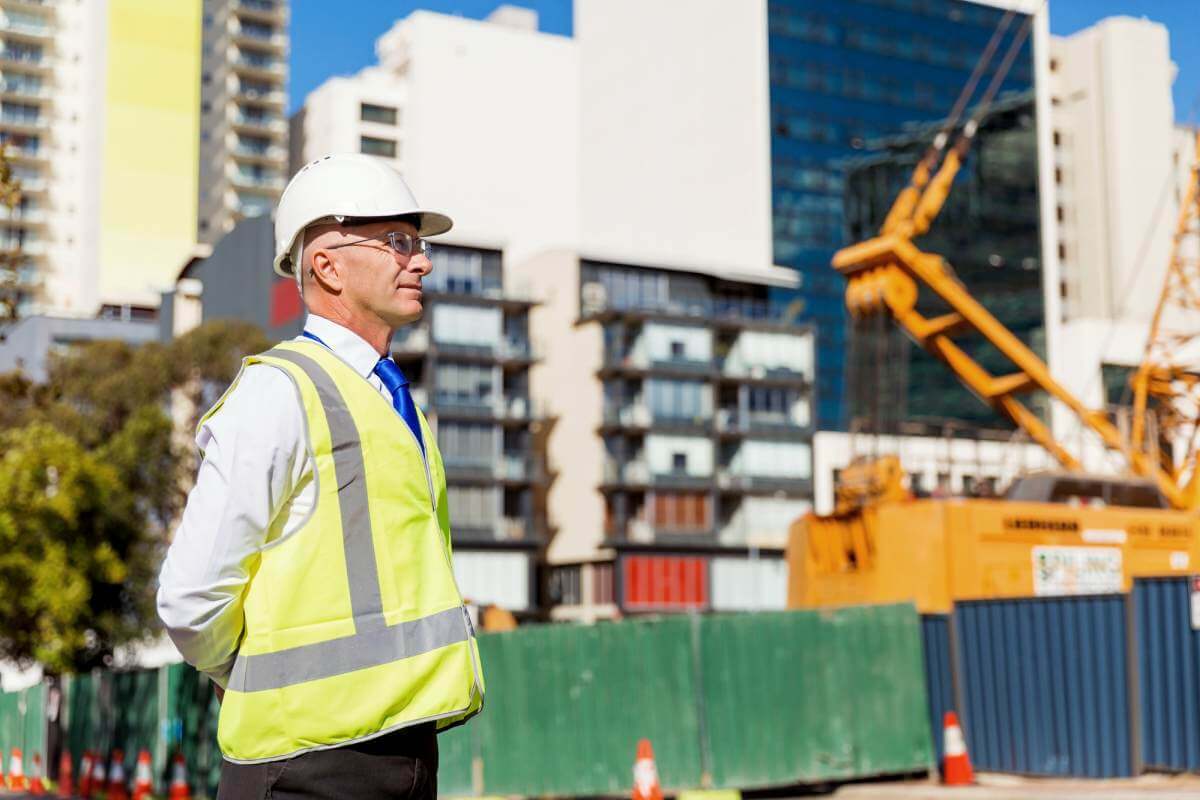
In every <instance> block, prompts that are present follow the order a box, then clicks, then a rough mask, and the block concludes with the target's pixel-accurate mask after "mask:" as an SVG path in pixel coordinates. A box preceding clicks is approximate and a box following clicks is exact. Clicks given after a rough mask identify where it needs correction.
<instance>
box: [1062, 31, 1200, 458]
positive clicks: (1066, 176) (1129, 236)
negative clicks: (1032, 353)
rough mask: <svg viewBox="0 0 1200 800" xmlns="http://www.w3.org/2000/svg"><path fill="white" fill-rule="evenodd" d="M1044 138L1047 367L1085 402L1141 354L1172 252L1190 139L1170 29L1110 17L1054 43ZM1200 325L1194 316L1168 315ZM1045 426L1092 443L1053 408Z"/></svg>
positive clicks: (1099, 401)
mask: <svg viewBox="0 0 1200 800" xmlns="http://www.w3.org/2000/svg"><path fill="white" fill-rule="evenodd" d="M1052 59H1053V61H1052V68H1051V87H1052V95H1053V105H1052V113H1051V117H1050V119H1051V123H1052V124H1051V127H1052V129H1053V134H1052V135H1053V138H1054V153H1055V159H1054V169H1055V192H1054V194H1053V195H1051V196H1052V197H1053V198H1054V201H1053V204H1052V205H1053V208H1054V214H1055V217H1056V222H1057V225H1058V240H1057V243H1056V247H1057V249H1058V256H1059V259H1060V261H1061V263H1062V281H1061V284H1060V286H1059V287H1058V292H1059V294H1060V296H1061V298H1062V314H1061V322H1060V325H1059V333H1058V336H1057V341H1056V343H1055V345H1054V350H1055V351H1056V352H1058V353H1060V354H1062V357H1060V358H1059V359H1057V360H1056V361H1054V362H1053V363H1052V367H1054V373H1055V376H1056V377H1057V378H1058V380H1060V381H1061V382H1062V383H1063V384H1064V385H1065V386H1066V388H1067V389H1068V390H1070V391H1071V392H1073V393H1074V394H1075V395H1076V396H1077V397H1079V398H1080V399H1081V400H1083V401H1084V403H1086V404H1088V405H1089V406H1091V407H1093V408H1103V407H1104V406H1105V404H1106V402H1107V398H1106V380H1107V382H1108V383H1109V384H1111V386H1109V387H1108V388H1109V389H1110V392H1111V390H1113V389H1114V387H1117V386H1118V385H1119V384H1120V383H1121V382H1122V381H1123V380H1124V379H1125V373H1127V372H1128V371H1130V370H1132V369H1136V367H1137V366H1138V365H1139V364H1140V363H1141V361H1142V359H1143V355H1144V352H1145V348H1146V340H1147V338H1148V335H1149V331H1150V324H1151V317H1152V316H1153V314H1154V310H1155V307H1156V305H1157V303H1158V299H1159V294H1160V292H1161V291H1162V287H1163V282H1164V279H1165V276H1166V272H1167V265H1168V261H1169V258H1170V253H1171V240H1172V236H1173V234H1174V230H1175V224H1176V219H1177V217H1178V214H1179V204H1180V200H1181V195H1182V192H1183V189H1184V187H1185V186H1186V182H1187V178H1188V172H1189V169H1190V167H1191V164H1192V163H1193V161H1194V158H1195V155H1196V154H1195V153H1194V152H1193V151H1194V137H1193V135H1191V134H1190V133H1189V132H1188V131H1186V130H1184V129H1181V128H1180V127H1179V126H1177V124H1176V123H1175V109H1174V106H1173V102H1172V99H1171V84H1172V83H1173V81H1174V79H1175V72H1176V68H1175V65H1174V64H1173V63H1172V61H1171V57H1170V44H1169V38H1168V32H1167V29H1166V27H1164V26H1163V25H1161V24H1159V23H1157V22H1152V21H1150V20H1148V19H1145V18H1142V19H1133V18H1130V17H1111V18H1108V19H1105V20H1102V21H1101V22H1099V23H1097V24H1096V25H1094V26H1092V27H1090V28H1087V29H1085V30H1082V31H1080V32H1078V33H1076V34H1074V35H1072V36H1068V37H1055V38H1054V39H1053V41H1052ZM1175 322H1176V324H1183V325H1186V326H1190V327H1192V328H1194V329H1196V330H1200V318H1196V319H1191V320H1176V321H1175ZM1054 423H1055V433H1056V435H1058V436H1059V437H1060V438H1061V439H1063V440H1064V441H1068V442H1082V443H1084V446H1085V447H1090V448H1092V449H1093V450H1094V448H1095V444H1094V442H1091V443H1089V442H1088V440H1089V439H1090V437H1089V436H1085V435H1083V434H1082V432H1081V431H1080V427H1081V426H1080V424H1079V423H1078V421H1077V420H1075V419H1074V418H1073V417H1072V416H1070V415H1068V414H1066V413H1063V412H1062V410H1061V409H1060V410H1059V413H1058V414H1057V415H1056V417H1055V420H1054Z"/></svg>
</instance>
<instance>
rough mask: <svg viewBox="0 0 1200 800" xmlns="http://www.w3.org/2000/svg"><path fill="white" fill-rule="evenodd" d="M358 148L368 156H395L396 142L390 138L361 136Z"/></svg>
mask: <svg viewBox="0 0 1200 800" xmlns="http://www.w3.org/2000/svg"><path fill="white" fill-rule="evenodd" d="M360 149H361V150H362V152H364V153H366V154H367V155H369V156H382V157H383V158H395V157H396V142H395V141H393V140H392V139H378V138H376V137H374V136H363V137H362V140H361V142H360Z"/></svg>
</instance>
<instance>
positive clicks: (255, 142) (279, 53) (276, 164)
mask: <svg viewBox="0 0 1200 800" xmlns="http://www.w3.org/2000/svg"><path fill="white" fill-rule="evenodd" d="M287 63H288V3H287V0H204V57H203V61H202V75H201V83H202V89H201V103H202V105H201V111H202V116H201V134H200V139H201V142H200V165H199V166H200V173H199V174H200V188H199V205H200V209H199V218H198V220H197V237H198V239H199V241H202V242H215V241H217V240H218V239H220V238H221V237H222V236H224V235H225V234H226V233H228V232H229V231H230V230H231V229H232V228H233V226H234V225H235V224H237V222H238V221H239V220H241V219H244V218H246V217H254V216H259V215H261V214H268V213H270V211H271V209H273V208H274V207H275V202H276V201H277V200H278V199H279V195H280V194H281V193H282V192H283V187H284V184H285V183H286V182H287V178H288V171H287V166H288V125H287V116H286V110H287V75H288V66H287Z"/></svg>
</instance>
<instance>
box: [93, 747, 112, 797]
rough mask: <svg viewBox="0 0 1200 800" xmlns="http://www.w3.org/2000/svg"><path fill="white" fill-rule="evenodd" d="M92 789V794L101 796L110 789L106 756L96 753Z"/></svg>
mask: <svg viewBox="0 0 1200 800" xmlns="http://www.w3.org/2000/svg"><path fill="white" fill-rule="evenodd" d="M90 788H91V792H92V794H101V795H102V794H104V791H105V789H107V788H108V768H107V767H105V766H104V755H103V754H102V753H96V756H95V758H94V759H92V784H91V787H90Z"/></svg>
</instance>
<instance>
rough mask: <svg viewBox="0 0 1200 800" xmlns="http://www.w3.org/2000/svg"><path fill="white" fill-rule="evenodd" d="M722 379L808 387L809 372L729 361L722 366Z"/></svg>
mask: <svg viewBox="0 0 1200 800" xmlns="http://www.w3.org/2000/svg"><path fill="white" fill-rule="evenodd" d="M721 379H722V380H723V381H725V382H727V383H729V382H756V383H766V384H774V385H787V386H807V385H808V384H809V383H810V382H811V381H810V379H809V375H808V373H807V372H804V371H801V370H798V369H790V368H787V367H767V366H760V365H753V364H746V363H743V362H741V361H734V362H731V361H729V360H728V359H727V360H726V362H725V363H724V364H722V365H721Z"/></svg>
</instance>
